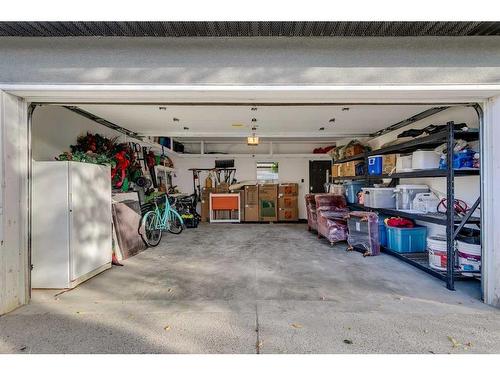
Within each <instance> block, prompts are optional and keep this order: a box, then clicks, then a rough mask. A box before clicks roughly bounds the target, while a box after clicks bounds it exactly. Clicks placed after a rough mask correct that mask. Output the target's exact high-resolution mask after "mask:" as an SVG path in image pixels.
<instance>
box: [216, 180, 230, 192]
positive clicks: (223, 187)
mask: <svg viewBox="0 0 500 375" xmlns="http://www.w3.org/2000/svg"><path fill="white" fill-rule="evenodd" d="M213 192H214V193H229V184H228V183H226V182H221V183H220V184H218V185H217V186H216V187H215V189H214V191H213Z"/></svg>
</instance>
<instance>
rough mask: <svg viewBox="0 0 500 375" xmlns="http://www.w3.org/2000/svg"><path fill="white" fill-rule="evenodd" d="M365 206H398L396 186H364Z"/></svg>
mask: <svg viewBox="0 0 500 375" xmlns="http://www.w3.org/2000/svg"><path fill="white" fill-rule="evenodd" d="M363 191H364V193H365V207H371V208H396V197H395V196H394V188H363Z"/></svg>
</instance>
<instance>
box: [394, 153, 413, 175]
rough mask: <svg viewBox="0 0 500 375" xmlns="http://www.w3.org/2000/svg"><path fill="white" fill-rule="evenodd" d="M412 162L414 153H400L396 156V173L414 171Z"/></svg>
mask: <svg viewBox="0 0 500 375" xmlns="http://www.w3.org/2000/svg"><path fill="white" fill-rule="evenodd" d="M411 163H412V154H409V155H398V157H397V158H396V173H398V172H410V171H413V169H412V168H411Z"/></svg>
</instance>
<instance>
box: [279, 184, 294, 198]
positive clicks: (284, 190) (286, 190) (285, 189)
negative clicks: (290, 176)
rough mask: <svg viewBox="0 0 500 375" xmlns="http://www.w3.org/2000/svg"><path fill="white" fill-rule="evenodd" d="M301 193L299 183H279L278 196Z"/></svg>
mask: <svg viewBox="0 0 500 375" xmlns="http://www.w3.org/2000/svg"><path fill="white" fill-rule="evenodd" d="M298 194H299V184H296V183H282V184H279V185H278V198H281V197H284V196H297V195H298Z"/></svg>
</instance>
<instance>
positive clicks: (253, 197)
mask: <svg viewBox="0 0 500 375" xmlns="http://www.w3.org/2000/svg"><path fill="white" fill-rule="evenodd" d="M243 191H244V194H243V195H244V198H243V199H244V201H245V209H244V215H243V216H244V221H259V188H258V186H257V185H246V186H245V187H244V189H243Z"/></svg>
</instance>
